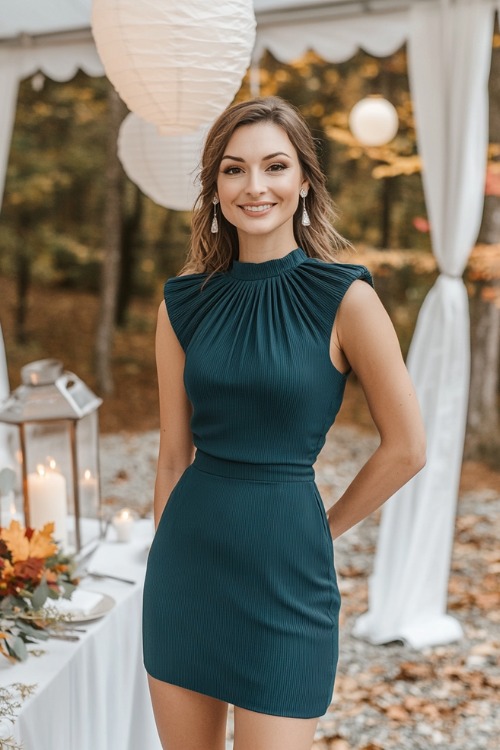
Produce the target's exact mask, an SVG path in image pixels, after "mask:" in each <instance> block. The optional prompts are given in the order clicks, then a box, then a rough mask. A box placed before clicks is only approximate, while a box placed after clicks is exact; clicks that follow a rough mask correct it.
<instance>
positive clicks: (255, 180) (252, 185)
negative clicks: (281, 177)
mask: <svg viewBox="0 0 500 750" xmlns="http://www.w3.org/2000/svg"><path fill="white" fill-rule="evenodd" d="M245 189H246V192H247V193H248V195H262V194H263V193H265V192H266V190H267V188H266V185H265V181H264V179H263V176H262V174H261V173H260V171H258V170H250V171H249V172H248V179H247V184H246V186H245Z"/></svg>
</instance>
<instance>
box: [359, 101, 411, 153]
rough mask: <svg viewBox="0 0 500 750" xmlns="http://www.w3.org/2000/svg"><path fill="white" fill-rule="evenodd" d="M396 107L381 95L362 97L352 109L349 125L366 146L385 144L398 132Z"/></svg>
mask: <svg viewBox="0 0 500 750" xmlns="http://www.w3.org/2000/svg"><path fill="white" fill-rule="evenodd" d="M398 126H399V118H398V113H397V111H396V108H395V107H394V106H393V105H392V104H391V103H390V102H388V101H387V99H384V98H383V97H381V96H368V97H367V98H366V99H361V101H359V102H358V103H357V104H355V105H354V107H353V108H352V110H351V113H350V115H349V127H350V128H351V131H352V134H353V135H354V137H355V138H356V139H357V140H358V141H359V142H360V143H362V144H363V145H364V146H384V145H385V144H386V143H389V142H390V141H392V139H393V138H394V136H395V135H396V133H397V132H398Z"/></svg>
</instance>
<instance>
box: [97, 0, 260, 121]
mask: <svg viewBox="0 0 500 750" xmlns="http://www.w3.org/2000/svg"><path fill="white" fill-rule="evenodd" d="M92 32H93V34H94V39H95V43H96V46H97V51H98V52H99V56H100V58H101V61H102V63H103V65H104V69H105V71H106V74H107V76H108V78H109V80H110V81H111V83H112V84H113V86H114V87H115V88H116V90H117V92H118V94H119V95H120V96H121V98H122V99H123V101H124V102H125V103H126V104H127V105H128V107H129V109H130V110H132V112H135V113H136V114H137V115H139V116H140V117H142V118H143V119H144V120H146V121H147V122H151V123H153V124H155V125H156V126H157V127H158V129H159V131H160V132H161V133H163V134H164V135H178V134H180V133H187V132H192V131H194V130H196V129H197V128H199V127H200V126H201V125H205V124H208V123H210V122H213V120H215V118H216V117H217V116H218V115H219V114H220V113H221V112H222V111H223V110H224V109H225V108H226V107H227V106H228V105H229V104H230V103H231V102H232V100H233V98H234V96H235V94H236V92H237V91H238V89H239V87H240V85H241V80H242V78H243V76H244V74H245V72H246V70H247V68H248V66H249V64H250V56H251V52H252V49H253V45H254V42H255V15H254V11H253V3H252V0H141V1H140V2H138V0H94V2H93V6H92Z"/></svg>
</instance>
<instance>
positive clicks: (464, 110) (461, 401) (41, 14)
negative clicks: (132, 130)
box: [0, 0, 500, 647]
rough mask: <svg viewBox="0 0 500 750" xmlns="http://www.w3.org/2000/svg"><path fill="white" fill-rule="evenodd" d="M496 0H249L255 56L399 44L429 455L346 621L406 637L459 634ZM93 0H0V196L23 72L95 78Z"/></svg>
mask: <svg viewBox="0 0 500 750" xmlns="http://www.w3.org/2000/svg"><path fill="white" fill-rule="evenodd" d="M497 3H498V5H500V0H414V1H413V2H409V1H408V0H359V2H358V1H356V0H329V1H328V0H310V1H309V2H308V1H307V0H255V1H254V6H255V10H256V15H257V43H256V48H255V53H254V59H258V58H259V56H260V54H261V53H262V51H263V50H264V49H266V48H267V49H270V50H271V51H272V52H273V54H275V55H276V56H277V57H278V58H280V59H282V60H290V59H293V58H296V57H298V56H299V55H300V54H301V53H303V52H304V51H305V50H306V49H308V48H311V49H315V50H316V51H317V52H319V53H320V54H321V55H322V56H323V57H324V58H325V59H327V60H330V61H341V60H346V59H348V58H349V57H350V56H351V55H353V54H354V53H355V52H356V50H357V49H358V48H359V47H362V48H364V49H365V50H367V51H368V52H371V53H372V54H375V55H388V54H390V53H392V52H394V51H395V50H397V49H398V48H399V47H400V46H401V45H402V44H403V43H404V42H405V41H407V42H408V48H409V66H410V70H409V73H410V84H411V88H412V95H413V100H414V104H415V111H416V121H417V134H418V140H419V150H420V153H421V156H422V159H423V162H424V174H423V176H424V188H425V195H426V201H427V207H428V212H429V216H430V219H431V225H432V231H431V233H432V241H433V247H434V253H435V255H436V258H437V261H438V265H439V268H440V271H441V274H440V276H439V278H438V281H437V283H436V284H435V286H434V287H433V289H432V290H431V292H430V294H429V295H428V297H427V299H426V300H425V302H424V305H423V307H422V310H421V313H420V316H419V320H418V324H417V329H416V333H415V337H414V340H413V343H412V347H411V351H410V355H409V367H410V371H411V373H412V376H413V379H414V382H415V384H416V387H417V392H418V394H419V399H420V403H421V406H422V411H423V414H424V419H425V422H426V427H427V433H428V448H429V450H428V465H427V467H426V468H425V469H424V470H423V471H422V472H421V474H420V475H419V476H418V477H417V478H416V479H415V480H413V481H412V482H411V483H410V484H409V485H408V486H407V487H406V488H404V489H403V490H402V491H401V492H400V493H398V496H397V497H395V498H392V499H391V500H390V501H389V502H388V504H387V506H386V508H385V509H384V512H383V518H382V525H381V536H380V542H379V545H378V549H377V554H376V560H375V571H374V575H373V577H372V580H371V586H370V610H369V612H368V613H367V614H366V615H364V616H363V617H362V618H361V619H360V620H359V621H358V623H357V626H356V632H357V634H358V635H360V636H363V637H366V638H368V639H370V640H372V641H373V642H377V643H378V642H386V641H389V640H392V639H394V638H405V639H406V640H408V641H409V642H410V643H412V644H413V645H414V646H416V647H421V646H424V645H429V644H436V643H444V642H448V641H450V640H454V639H455V638H458V637H460V635H461V628H460V625H459V624H458V623H457V622H456V621H455V620H454V619H453V618H451V617H449V616H447V615H446V592H447V581H448V571H449V562H450V554H451V546H452V540H453V528H454V517H455V507H456V500H457V492H458V479H459V474H460V465H461V457H462V448H463V437H464V430H465V416H466V406H467V394H468V380H469V349H470V345H469V336H468V306H467V305H468V303H467V294H466V290H465V286H464V284H463V281H462V278H461V276H462V273H463V270H464V267H465V265H466V262H467V257H468V255H469V252H470V250H471V248H472V246H473V244H474V242H475V239H476V235H477V232H478V230H479V223H480V219H481V212H482V202H483V182H484V174H485V167H486V150H487V141H488V133H487V115H488V99H487V81H488V74H489V65H490V57H491V38H492V32H493V20H494V12H495V9H496V7H497ZM90 6H91V0H2V4H1V7H0V101H1V102H2V108H1V109H0V196H1V194H2V191H3V184H4V178H5V171H6V165H7V160H8V152H9V144H10V138H11V130H12V123H13V118H14V112H15V106H16V98H17V89H18V83H19V80H21V79H22V78H25V77H26V76H28V75H31V74H33V73H35V72H36V71H37V70H41V71H43V72H44V73H46V74H47V75H48V76H50V77H51V78H54V79H56V80H68V79H69V78H71V77H72V76H73V75H74V73H75V71H76V69H77V68H82V69H83V70H85V71H86V72H87V73H89V74H90V75H101V74H102V72H103V71H102V66H101V63H100V61H99V59H98V57H97V54H96V51H95V47H94V44H93V40H92V36H91V34H90V28H89V27H90V23H89V18H90Z"/></svg>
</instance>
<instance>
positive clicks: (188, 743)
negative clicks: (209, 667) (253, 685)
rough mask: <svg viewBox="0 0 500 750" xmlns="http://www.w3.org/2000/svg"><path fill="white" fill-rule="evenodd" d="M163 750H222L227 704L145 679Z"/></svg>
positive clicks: (152, 679)
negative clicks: (147, 683) (147, 682)
mask: <svg viewBox="0 0 500 750" xmlns="http://www.w3.org/2000/svg"><path fill="white" fill-rule="evenodd" d="M148 681H149V691H150V693H151V700H152V703H153V711H154V715H155V720H156V726H157V728H158V734H159V735H160V740H161V744H162V747H163V750H224V748H225V746H226V722H227V709H228V704H227V703H225V702H224V701H220V700H217V699H216V698H211V697H210V696H208V695H203V694H202V693H196V692H195V691H194V690H186V689H185V688H182V687H178V686H177V685H171V684H170V683H167V682H161V681H160V680H156V679H155V678H154V677H151V676H150V675H148Z"/></svg>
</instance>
